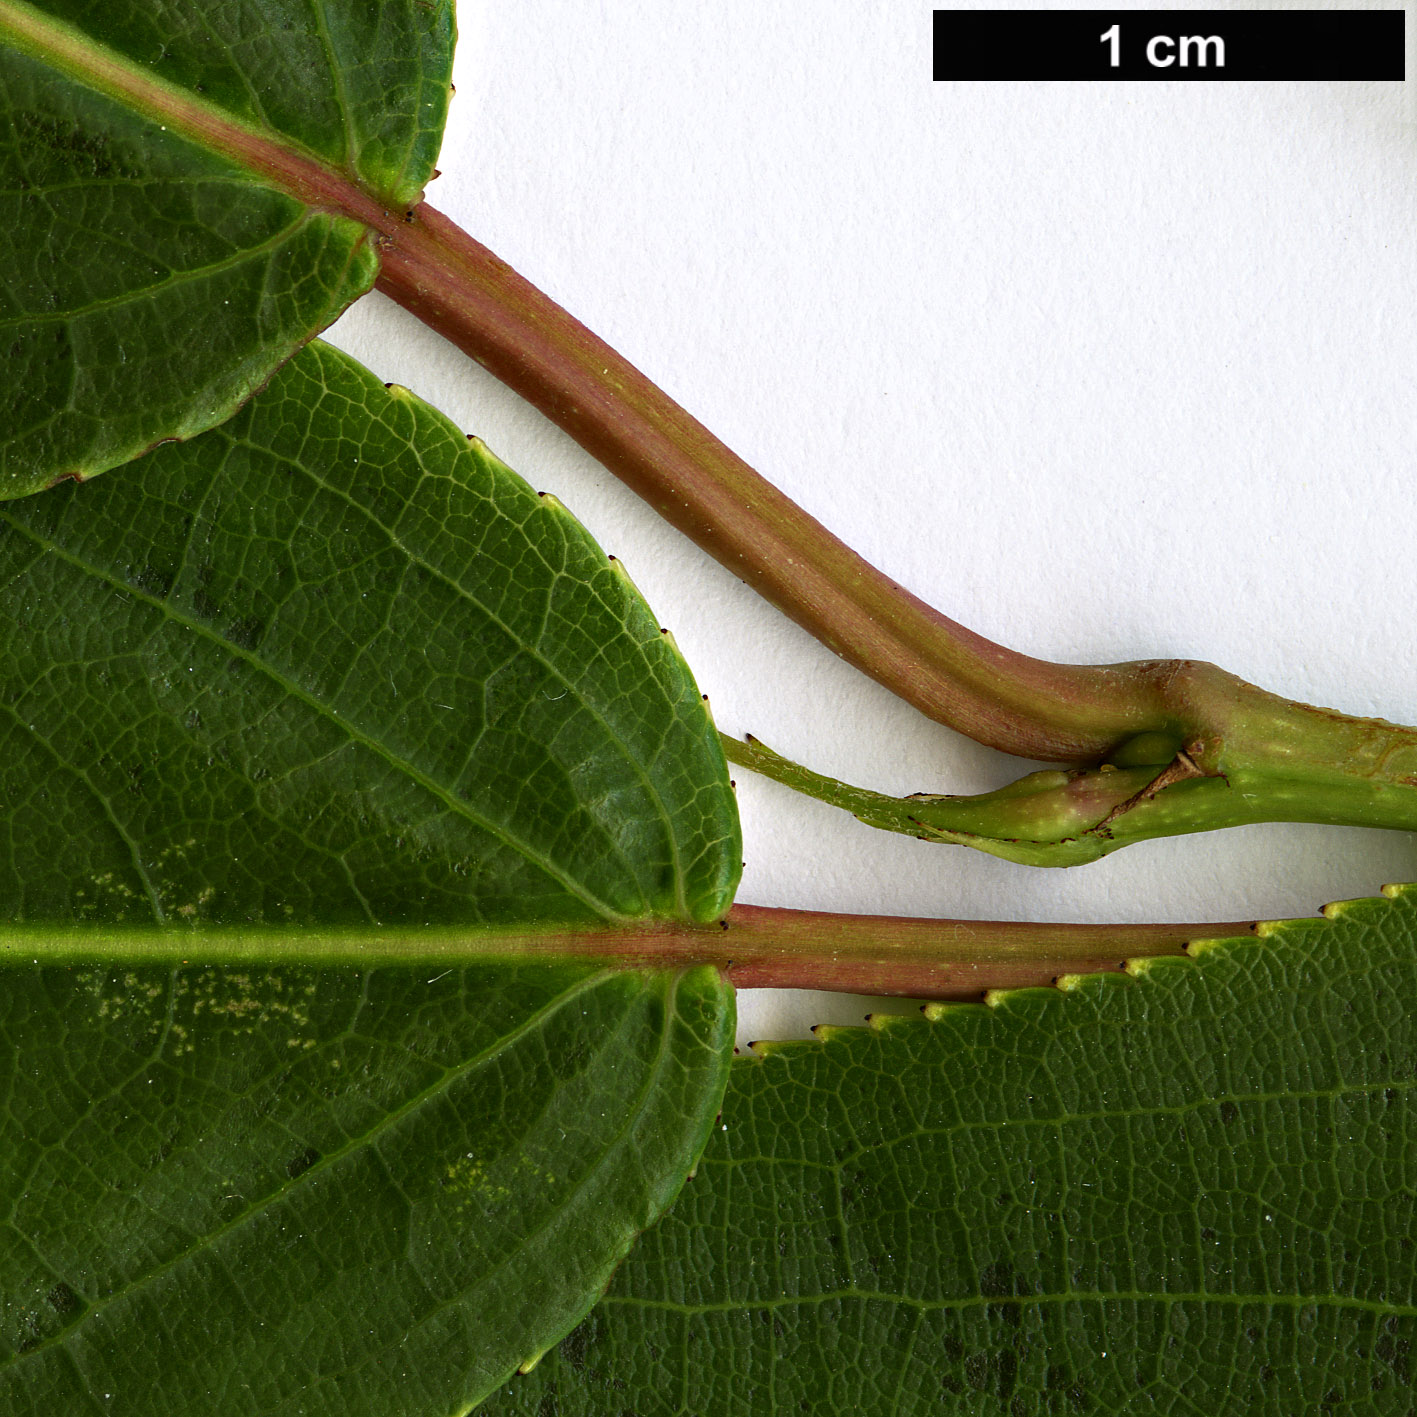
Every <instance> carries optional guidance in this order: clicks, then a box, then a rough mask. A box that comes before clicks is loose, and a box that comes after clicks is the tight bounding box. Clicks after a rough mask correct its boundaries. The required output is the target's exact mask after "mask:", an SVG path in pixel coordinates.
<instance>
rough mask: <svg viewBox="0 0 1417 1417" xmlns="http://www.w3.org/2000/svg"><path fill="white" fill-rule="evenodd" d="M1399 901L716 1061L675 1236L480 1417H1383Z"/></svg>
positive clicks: (1401, 1196) (1411, 1227)
mask: <svg viewBox="0 0 1417 1417" xmlns="http://www.w3.org/2000/svg"><path fill="white" fill-rule="evenodd" d="M1394 894H1397V899H1396V900H1393V901H1364V902H1360V903H1355V904H1350V905H1345V906H1343V907H1338V908H1330V912H1329V913H1330V914H1331V916H1332V918H1331V919H1330V920H1329V921H1304V922H1290V923H1286V924H1283V925H1281V926H1278V927H1266V930H1265V931H1264V933H1263V934H1262V937H1261V938H1259V939H1252V940H1232V941H1225V942H1223V943H1218V944H1212V945H1207V946H1205V947H1204V948H1200V949H1195V950H1194V953H1195V956H1196V957H1194V958H1192V959H1176V960H1157V961H1154V962H1152V963H1150V964H1147V965H1145V966H1141V967H1137V968H1136V969H1135V970H1134V974H1135V977H1127V976H1115V975H1114V976H1091V977H1088V978H1086V979H1080V980H1075V981H1071V982H1070V985H1069V987H1068V988H1066V989H1065V990H1062V991H1054V990H1028V991H1019V992H1015V993H1010V994H1006V995H1003V996H999V997H996V998H994V1000H993V1002H992V1007H990V1006H980V1005H953V1006H942V1007H939V1008H937V1009H934V1010H932V1017H931V1019H930V1021H928V1022H926V1021H919V1020H912V1021H905V1020H886V1021H884V1022H882V1023H881V1024H880V1025H879V1026H878V1027H877V1028H875V1029H870V1030H867V1029H859V1030H830V1031H827V1032H826V1033H825V1034H824V1035H823V1036H822V1039H821V1041H820V1042H817V1043H806V1044H785V1045H772V1046H769V1047H768V1048H767V1049H766V1050H765V1055H764V1056H762V1057H759V1058H751V1059H743V1060H740V1061H738V1062H736V1063H735V1064H734V1067H733V1074H732V1079H731V1082H730V1085H729V1091H728V1095H727V1098H726V1099H725V1104H724V1112H723V1126H722V1129H721V1130H719V1129H715V1132H714V1135H713V1138H712V1140H711V1142H710V1145H709V1148H708V1150H707V1152H706V1153H705V1156H704V1160H703V1161H702V1163H701V1165H700V1167H699V1171H698V1175H697V1178H696V1179H695V1180H694V1181H693V1182H692V1183H691V1185H690V1186H689V1187H688V1188H687V1189H686V1191H685V1194H684V1196H683V1198H682V1199H681V1201H680V1202H679V1204H678V1205H677V1206H676V1208H675V1209H674V1210H673V1211H671V1212H670V1214H669V1216H668V1217H666V1219H665V1220H664V1221H662V1222H661V1223H660V1225H659V1226H658V1227H657V1228H656V1229H655V1230H654V1231H652V1232H651V1233H650V1234H649V1235H648V1236H646V1237H645V1239H644V1240H643V1241H641V1243H640V1245H639V1246H638V1247H637V1249H636V1250H635V1252H634V1253H633V1254H632V1255H631V1257H630V1259H629V1260H628V1261H627V1263H626V1265H625V1267H624V1268H623V1269H622V1270H621V1272H620V1273H619V1275H617V1277H616V1280H615V1283H614V1285H613V1286H612V1288H611V1290H610V1292H609V1294H608V1296H607V1297H606V1299H605V1300H604V1301H603V1302H602V1303H601V1305H600V1306H598V1307H597V1308H596V1310H595V1311H594V1312H593V1313H592V1315H591V1317H590V1318H589V1319H588V1320H587V1322H586V1323H585V1324H584V1325H583V1326H582V1327H581V1328H580V1329H578V1330H577V1331H576V1332H575V1333H573V1334H572V1335H571V1336H570V1337H568V1338H567V1339H566V1340H565V1341H564V1342H563V1343H562V1345H561V1346H560V1349H559V1351H558V1352H557V1353H556V1354H555V1355H554V1356H552V1357H548V1358H547V1359H546V1360H545V1361H544V1362H543V1363H542V1364H541V1365H540V1367H538V1368H537V1369H536V1371H535V1372H534V1373H532V1374H531V1375H530V1376H529V1377H526V1378H518V1379H514V1380H513V1382H512V1383H511V1385H510V1386H509V1387H508V1388H506V1389H505V1390H504V1391H503V1393H502V1394H501V1395H499V1396H498V1397H496V1398H494V1399H491V1400H490V1401H489V1402H488V1404H487V1405H486V1406H485V1407H484V1409H483V1411H484V1412H486V1413H488V1414H497V1415H498V1417H511V1414H515V1413H528V1414H530V1413H536V1414H538V1415H539V1417H580V1414H586V1417H590V1414H594V1417H604V1414H607V1413H619V1412H634V1413H636V1414H638V1417H662V1415H663V1414H670V1413H673V1414H690V1413H693V1414H699V1413H713V1414H715V1417H720V1415H721V1417H734V1414H749V1413H762V1414H774V1417H779V1415H780V1414H783V1413H789V1412H798V1411H802V1412H812V1413H834V1414H835V1413H851V1414H853V1417H855V1414H863V1417H875V1414H882V1417H883V1415H884V1414H887V1413H891V1414H902V1415H904V1414H914V1413H919V1414H922V1417H923V1414H926V1413H930V1414H936V1413H941V1412H958V1413H971V1414H980V1415H981V1417H982V1414H999V1417H1029V1414H1072V1413H1078V1412H1089V1413H1122V1412H1127V1413H1143V1412H1167V1413H1177V1414H1180V1413H1193V1414H1217V1413H1225V1414H1242V1413H1243V1414H1250V1413H1275V1414H1288V1413H1301V1412H1302V1413H1311V1412H1312V1413H1323V1412H1336V1411H1344V1412H1360V1411H1361V1412H1364V1413H1393V1414H1405V1413H1408V1412H1410V1411H1411V1408H1412V1402H1413V1388H1412V1383H1413V1378H1414V1376H1417V1375H1415V1374H1414V1371H1413V1361H1412V1350H1413V1345H1414V1341H1417V1292H1414V1291H1417V1252H1414V1239H1413V1236H1414V1233H1417V1142H1415V1141H1414V1120H1413V1111H1412V1098H1413V1090H1414V1085H1415V1084H1417V1018H1414V1013H1413V1008H1412V1001H1413V999H1414V998H1417V887H1407V888H1405V889H1404V890H1403V891H1402V892H1400V893H1398V892H1394Z"/></svg>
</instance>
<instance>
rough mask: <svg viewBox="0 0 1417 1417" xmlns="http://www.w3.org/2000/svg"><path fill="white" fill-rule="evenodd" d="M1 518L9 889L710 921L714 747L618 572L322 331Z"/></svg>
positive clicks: (19, 897)
mask: <svg viewBox="0 0 1417 1417" xmlns="http://www.w3.org/2000/svg"><path fill="white" fill-rule="evenodd" d="M213 466H215V467H217V468H219V469H220V471H219V473H218V474H217V475H213V474H212V473H211V472H210V471H209V470H208V469H209V468H210V467H213ZM0 526H3V527H5V528H6V530H7V533H8V534H7V535H5V536H4V537H3V538H0V602H3V603H4V606H5V608H6V624H5V628H4V630H3V631H0V654H3V656H4V658H5V662H6V663H7V665H8V666H9V674H10V684H11V688H10V690H9V692H8V693H7V694H6V695H5V696H4V703H3V705H0V735H3V738H4V743H5V752H4V755H3V760H0V781H3V785H4V790H5V792H6V793H7V794H8V797H9V799H10V800H11V801H14V802H16V803H18V804H21V807H20V810H19V811H18V812H17V814H16V815H15V816H14V818H13V822H14V825H13V828H12V830H13V832H14V838H15V843H16V845H15V847H14V848H13V849H12V851H11V853H10V856H9V859H7V860H4V861H0V909H3V912H4V914H5V916H6V917H7V918H10V919H13V920H16V921H22V920H28V921H44V920H60V921H69V920H84V919H92V920H96V921H104V920H107V921H113V922H118V921H129V922H131V923H138V922H140V921H142V920H144V919H147V920H150V921H155V922H157V923H163V922H172V923H176V924H179V925H181V924H196V923H201V922H204V921H205V922H210V923H218V924H219V923H223V922H225V923H260V922H265V923H270V924H277V925H286V924H299V923H305V924H321V925H326V926H329V925H338V924H342V923H343V924H355V923H359V924H369V923H380V924H400V925H410V924H425V925H428V924H450V923H453V924H466V925H470V926H476V925H479V924H483V925H498V924H507V923H519V924H526V923H529V922H537V921H539V922H541V923H543V924H544V923H553V922H554V923H577V922H595V921H622V922H623V921H626V920H633V919H645V918H651V917H652V918H658V919H678V920H683V921H686V922H691V923H692V922H697V923H708V922H711V921H713V920H716V919H717V918H718V917H719V916H720V915H721V914H722V913H723V911H724V910H726V908H727V906H728V904H729V902H730V901H731V899H732V893H733V889H734V887H735V885H736V882H737V877H738V872H739V869H740V864H741V861H740V858H741V845H740V838H739V833H738V825H737V815H736V809H735V808H734V805H733V800H732V792H731V788H730V787H729V785H728V781H727V772H726V766H725V765H724V763H723V758H722V753H721V750H720V748H719V746H718V743H717V740H716V737H715V735H714V734H713V731H712V726H711V724H710V723H709V721H708V717H707V714H706V712H705V710H704V706H703V703H702V700H701V699H700V696H699V694H698V692H697V689H696V688H695V686H694V683H693V679H692V676H691V675H690V674H689V671H688V669H687V666H685V665H684V663H683V661H682V659H681V658H680V657H679V656H678V654H677V652H676V651H675V650H674V648H673V646H672V644H671V643H670V642H669V641H667V640H666V639H665V638H664V637H663V636H662V634H661V633H660V631H659V627H658V625H657V624H656V622H655V621H654V619H653V617H652V615H651V614H650V612H649V611H648V609H647V608H646V607H645V606H644V604H643V602H642V601H641V600H640V599H639V597H638V594H637V593H636V592H635V591H634V588H633V586H632V585H631V584H630V582H629V581H628V578H627V577H625V576H624V575H623V573H621V572H620V571H618V570H617V569H616V567H615V565H614V564H613V563H611V562H609V561H607V560H606V558H605V557H604V555H603V554H602V553H601V552H600V551H599V549H598V548H597V547H595V545H594V543H593V542H592V541H591V540H590V538H589V537H588V536H586V534H585V533H584V532H583V531H582V530H581V529H580V528H579V527H578V526H577V525H576V524H575V523H574V522H573V521H572V520H571V519H570V517H569V516H568V515H567V514H566V513H565V512H564V511H563V510H562V509H560V508H559V505H558V504H555V503H554V502H550V501H548V500H546V499H541V498H538V497H537V496H536V495H535V494H534V493H532V492H531V491H530V489H529V488H527V487H526V485H525V484H524V483H522V482H521V480H520V479H519V478H517V477H516V476H515V474H512V473H511V472H510V471H509V470H508V469H506V468H505V467H504V466H503V465H502V464H500V463H498V462H497V461H496V459H495V458H492V456H491V455H490V454H488V453H487V452H486V451H485V450H484V449H482V448H481V446H480V445H477V444H475V443H469V442H468V441H467V440H466V439H464V438H463V437H462V435H461V434H460V433H458V432H457V430H456V429H454V428H453V427H452V425H451V424H449V423H448V422H447V421H446V420H445V419H443V418H442V417H441V416H440V415H437V414H435V413H434V412H433V411H432V410H431V409H428V408H427V407H426V406H425V405H423V404H421V403H420V402H419V401H417V400H415V399H413V398H412V397H411V396H408V395H406V394H404V393H402V392H401V391H386V390H385V389H384V388H383V387H382V386H380V385H379V384H378V383H377V381H375V380H374V379H373V378H372V376H370V375H369V374H368V373H367V372H365V371H363V370H361V369H359V368H358V366H356V365H355V364H354V363H353V361H350V360H348V359H347V358H345V357H344V356H342V355H339V354H338V353H337V352H335V351H333V350H331V349H329V348H328V347H325V346H315V347H311V348H309V349H307V350H306V351H304V352H302V354H301V355H300V356H299V357H298V358H297V359H295V360H294V361H293V362H292V363H291V364H290V365H289V366H287V368H286V369H285V370H283V371H282V372H281V374H280V375H279V376H278V378H277V379H276V380H275V382H274V383H273V384H272V386H271V387H270V389H269V390H268V391H267V392H266V393H265V394H263V395H262V396H261V397H260V398H258V399H256V400H255V401H253V402H252V403H251V404H250V405H249V406H248V408H247V409H246V410H244V411H243V412H242V413H241V414H240V415H239V416H238V418H237V419H236V420H234V421H233V422H232V423H231V424H228V425H227V426H225V427H223V428H219V429H216V430H213V431H212V432H210V433H208V434H206V435H204V436H203V438H202V439H198V440H195V441H194V442H192V443H188V444H181V445H174V446H171V447H167V448H163V449H160V450H158V451H157V452H155V453H154V454H153V455H152V456H151V457H150V458H149V460H148V462H147V464H146V466H145V468H144V476H143V477H142V478H141V479H139V478H133V479H118V480H111V481H109V482H108V483H102V484H99V485H98V486H97V487H83V488H75V489H73V490H71V491H68V492H62V493H61V492H54V493H50V494H47V495H46V496H44V497H39V498H32V499H29V500H27V501H22V502H16V503H13V504H11V505H9V506H8V507H7V508H5V509H4V510H3V511H0ZM41 789H42V791H43V792H44V793H47V794H50V796H49V797H46V798H44V799H41V798H40V797H39V796H38V795H37V794H38V793H39V792H40V791H41ZM81 823H82V824H84V825H83V826H82V827H81V826H80V825H79V824H81ZM144 902H146V905H145V904H144Z"/></svg>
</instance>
